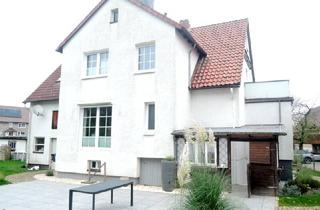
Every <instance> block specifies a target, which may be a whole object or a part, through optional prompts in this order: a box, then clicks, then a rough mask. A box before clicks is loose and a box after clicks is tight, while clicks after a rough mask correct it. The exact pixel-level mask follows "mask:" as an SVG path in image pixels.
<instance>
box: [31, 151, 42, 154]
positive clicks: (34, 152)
mask: <svg viewBox="0 0 320 210" xmlns="http://www.w3.org/2000/svg"><path fill="white" fill-rule="evenodd" d="M32 153H33V154H43V153H44V152H36V151H33V152H32Z"/></svg>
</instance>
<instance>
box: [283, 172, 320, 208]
mask: <svg viewBox="0 0 320 210" xmlns="http://www.w3.org/2000/svg"><path fill="white" fill-rule="evenodd" d="M319 178H320V172H319V171H314V170H312V169H309V168H301V169H300V170H298V171H297V172H296V178H295V179H294V180H293V181H290V182H288V183H287V184H286V185H285V186H284V188H283V189H282V195H280V196H279V206H280V207H318V206H320V182H319ZM280 207H279V209H282V208H280ZM284 209H285V208H284ZM302 209H303V208H302ZM307 209H308V208H307Z"/></svg>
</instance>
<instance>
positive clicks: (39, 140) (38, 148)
mask: <svg viewBox="0 0 320 210" xmlns="http://www.w3.org/2000/svg"><path fill="white" fill-rule="evenodd" d="M34 152H36V153H43V152H44V138H43V137H36V138H35V141H34Z"/></svg>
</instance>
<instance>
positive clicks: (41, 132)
mask: <svg viewBox="0 0 320 210" xmlns="http://www.w3.org/2000/svg"><path fill="white" fill-rule="evenodd" d="M36 105H40V106H42V107H43V110H44V113H43V116H37V115H35V114H33V112H32V110H33V109H34V107H35V106H36ZM58 106H59V105H58V101H45V102H32V103H31V105H30V128H29V138H28V158H27V159H28V160H27V161H28V163H29V164H41V165H48V164H49V161H50V142H51V138H57V130H54V129H52V128H51V123H52V111H57V110H58V108H59V107H58ZM36 137H43V138H45V146H44V153H42V154H39V153H33V151H34V144H35V138H36Z"/></svg>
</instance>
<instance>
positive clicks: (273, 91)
mask: <svg viewBox="0 0 320 210" xmlns="http://www.w3.org/2000/svg"><path fill="white" fill-rule="evenodd" d="M245 87H246V88H245V91H246V99H253V98H281V97H289V96H290V88H289V81H288V80H282V81H281V80H280V81H266V82H257V83H246V84H245Z"/></svg>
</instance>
